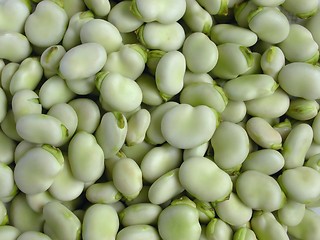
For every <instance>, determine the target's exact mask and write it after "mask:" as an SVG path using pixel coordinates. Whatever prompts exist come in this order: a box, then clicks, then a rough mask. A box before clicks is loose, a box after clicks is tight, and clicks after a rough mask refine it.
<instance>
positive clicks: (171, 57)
mask: <svg viewBox="0 0 320 240" xmlns="http://www.w3.org/2000/svg"><path fill="white" fill-rule="evenodd" d="M185 71H186V59H185V56H184V55H183V54H182V53H181V52H179V51H171V52H168V53H166V54H164V55H163V56H162V57H161V59H160V60H159V63H158V65H157V68H156V72H155V77H156V84H157V88H158V89H159V91H160V94H161V96H162V98H163V99H164V100H168V99H170V98H171V97H173V96H174V95H176V94H178V93H179V92H180V91H181V90H182V88H183V77H184V73H185Z"/></svg>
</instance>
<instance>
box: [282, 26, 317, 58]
mask: <svg viewBox="0 0 320 240" xmlns="http://www.w3.org/2000/svg"><path fill="white" fill-rule="evenodd" d="M278 46H279V47H280V48H281V50H282V51H283V53H284V56H285V57H286V59H287V60H288V61H290V62H310V63H316V62H317V61H318V59H319V51H318V48H319V46H318V44H317V43H316V42H315V41H314V39H313V37H312V34H311V32H310V31H309V30H308V29H307V28H305V27H303V26H301V25H299V24H291V25H290V32H289V35H288V37H287V38H286V39H285V40H284V41H282V42H281V43H279V45H278Z"/></svg>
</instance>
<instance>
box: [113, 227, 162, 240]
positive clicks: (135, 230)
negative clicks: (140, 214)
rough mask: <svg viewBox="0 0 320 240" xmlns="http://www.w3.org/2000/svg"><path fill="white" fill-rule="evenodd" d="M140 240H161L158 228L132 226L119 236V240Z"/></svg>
mask: <svg viewBox="0 0 320 240" xmlns="http://www.w3.org/2000/svg"><path fill="white" fill-rule="evenodd" d="M128 238H130V239H132V240H139V239H149V240H160V236H159V233H158V231H157V230H156V228H154V227H152V226H150V225H144V224H139V225H132V226H128V227H125V228H123V229H121V230H120V231H119V232H118V234H117V238H116V239H117V240H126V239H128Z"/></svg>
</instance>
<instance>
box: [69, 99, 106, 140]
mask: <svg viewBox="0 0 320 240" xmlns="http://www.w3.org/2000/svg"><path fill="white" fill-rule="evenodd" d="M68 104H69V105H70V106H71V107H73V109H74V110H75V112H76V113H77V116H78V125H77V131H86V132H88V133H91V134H92V133H93V132H94V131H95V130H96V129H97V127H98V125H99V121H100V116H101V114H100V110H99V107H98V105H97V104H96V103H95V102H94V101H92V100H91V99H89V98H77V99H73V100H71V101H70V102H69V103H68ZM87 116H90V118H87Z"/></svg>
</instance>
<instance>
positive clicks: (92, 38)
mask: <svg viewBox="0 0 320 240" xmlns="http://www.w3.org/2000/svg"><path fill="white" fill-rule="evenodd" d="M80 39H81V42H82V43H90V42H91V43H92V42H93V43H98V44H100V45H101V46H102V47H104V49H105V50H106V52H107V53H111V52H114V51H117V50H119V48H120V46H121V45H122V37H121V35H120V32H119V30H118V29H117V28H116V27H115V26H114V25H112V24H111V23H110V22H108V21H106V20H103V19H92V20H90V21H88V22H86V23H85V24H83V25H82V27H81V29H80Z"/></svg>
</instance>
